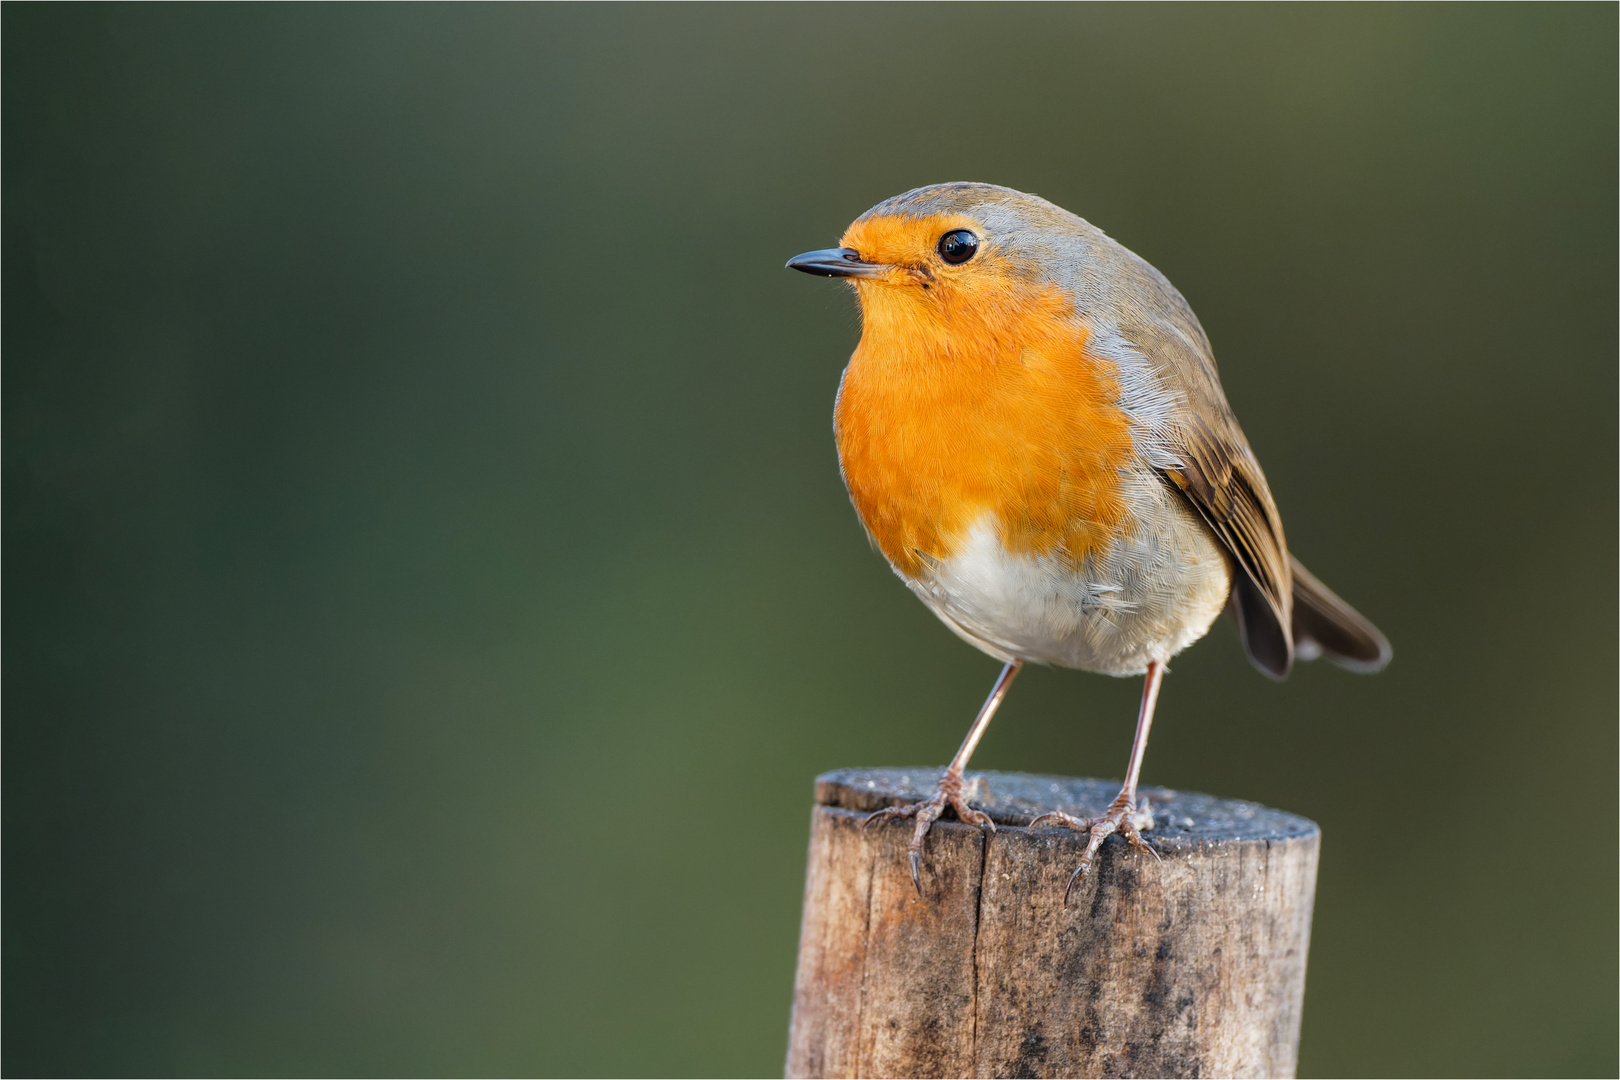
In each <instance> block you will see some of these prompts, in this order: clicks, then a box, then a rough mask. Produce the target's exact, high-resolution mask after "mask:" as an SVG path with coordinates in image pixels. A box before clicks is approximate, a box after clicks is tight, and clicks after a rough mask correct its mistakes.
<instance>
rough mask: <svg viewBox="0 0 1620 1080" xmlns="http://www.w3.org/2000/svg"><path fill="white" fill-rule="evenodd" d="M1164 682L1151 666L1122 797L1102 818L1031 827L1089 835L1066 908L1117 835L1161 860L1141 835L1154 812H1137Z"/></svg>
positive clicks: (1060, 818) (1059, 819) (1068, 818)
mask: <svg viewBox="0 0 1620 1080" xmlns="http://www.w3.org/2000/svg"><path fill="white" fill-rule="evenodd" d="M1163 678H1164V665H1163V664H1162V663H1160V662H1159V661H1157V660H1155V661H1153V662H1152V663H1150V664H1148V669H1147V680H1146V682H1145V683H1144V685H1143V687H1142V708H1141V711H1140V712H1138V713H1137V716H1136V738H1135V739H1134V740H1133V741H1132V742H1131V764H1130V767H1129V770H1128V771H1127V772H1126V774H1125V786H1124V787H1122V788H1120V790H1119V794H1118V795H1117V796H1115V797H1114V801H1113V802H1111V803H1109V804H1108V809H1107V810H1104V811H1103V813H1102V816H1101V817H1094V818H1077V817H1074V816H1073V815H1071V814H1065V813H1063V812H1062V811H1059V810H1053V811H1051V812H1050V813H1046V814H1042V815H1041V816H1040V817H1038V818H1036V819H1035V820H1034V821H1032V822H1030V823H1029V827H1030V828H1031V829H1033V828H1036V827H1037V826H1040V825H1064V826H1067V827H1068V828H1071V829H1073V830H1075V831H1076V832H1084V833H1089V834H1090V835H1089V837H1088V839H1087V841H1086V853H1085V854H1084V855H1082V856H1080V865H1079V866H1077V867H1075V870H1074V874H1073V875H1071V876H1070V878H1069V886H1068V888H1066V889H1064V890H1063V902H1064V903H1065V904H1067V903H1068V902H1069V893H1070V892H1071V891H1072V890H1073V889H1074V883H1075V882H1076V881H1079V880H1080V879H1081V878H1083V877H1085V876H1086V875H1087V874H1089V873H1090V872H1091V866H1092V863H1093V861H1094V860H1095V859H1096V857H1097V849H1098V848H1100V847H1102V843H1103V841H1104V840H1106V839H1108V838H1109V837H1110V836H1112V835H1113V834H1114V833H1116V832H1117V833H1119V834H1120V835H1121V836H1123V837H1125V839H1126V840H1127V841H1129V842H1130V845H1131V846H1132V847H1134V848H1136V849H1137V850H1138V851H1143V852H1146V853H1147V854H1149V855H1152V856H1153V857H1154V858H1155V859H1157V858H1158V857H1159V853H1158V852H1157V851H1154V850H1153V848H1152V846H1150V845H1149V844H1148V842H1147V841H1146V840H1144V839H1142V832H1143V831H1145V830H1147V829H1151V828H1153V811H1152V810H1151V808H1149V807H1148V806H1147V805H1146V804H1145V803H1144V805H1143V807H1142V809H1140V810H1138V809H1137V808H1136V781H1137V778H1138V777H1139V776H1141V774H1142V757H1143V756H1144V755H1145V754H1146V753H1147V740H1148V729H1149V728H1150V727H1152V726H1153V706H1154V705H1156V704H1158V701H1159V683H1160V681H1161V680H1163Z"/></svg>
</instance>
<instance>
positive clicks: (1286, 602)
mask: <svg viewBox="0 0 1620 1080" xmlns="http://www.w3.org/2000/svg"><path fill="white" fill-rule="evenodd" d="M1234 426H1235V425H1234ZM1177 434H1178V436H1179V438H1178V439H1177V440H1176V445H1175V446H1174V449H1175V450H1176V452H1177V453H1178V454H1179V456H1180V458H1181V461H1182V467H1181V468H1180V469H1167V470H1165V475H1166V476H1167V477H1169V478H1170V480H1171V482H1172V483H1174V484H1175V485H1176V487H1178V488H1180V489H1181V492H1182V494H1184V495H1186V496H1187V499H1188V501H1189V502H1191V503H1192V504H1193V507H1194V508H1195V509H1196V510H1197V511H1198V513H1199V515H1200V516H1201V517H1202V518H1203V519H1204V521H1205V522H1206V523H1208V525H1209V527H1210V529H1211V530H1213V531H1214V533H1215V535H1216V536H1217V537H1218V538H1219V539H1220V541H1221V543H1222V544H1224V545H1225V546H1226V549H1227V550H1228V551H1229V552H1231V553H1232V557H1233V558H1234V559H1235V560H1236V561H1237V564H1238V566H1239V568H1240V572H1239V573H1238V574H1237V575H1236V576H1235V578H1234V580H1233V582H1232V600H1231V605H1232V613H1233V614H1234V615H1235V616H1236V617H1237V622H1238V629H1239V631H1240V632H1241V633H1242V635H1243V647H1244V649H1245V650H1246V651H1247V652H1248V654H1249V660H1250V661H1251V662H1253V664H1254V666H1255V667H1257V668H1259V669H1260V670H1261V671H1263V672H1265V673H1266V674H1267V675H1270V676H1271V677H1272V678H1274V679H1282V678H1286V677H1287V675H1288V672H1289V669H1290V668H1292V667H1293V664H1294V638H1293V633H1292V627H1293V604H1294V581H1293V573H1292V567H1291V566H1290V564H1289V559H1288V545H1287V543H1286V542H1285V541H1284V540H1283V530H1282V519H1281V517H1280V516H1279V515H1278V514H1277V504H1276V503H1274V502H1273V501H1272V499H1271V491H1270V490H1269V489H1268V488H1267V487H1266V478H1265V475H1264V474H1263V473H1261V471H1260V463H1259V462H1257V461H1256V460H1255V459H1254V452H1253V451H1252V450H1250V449H1249V447H1248V445H1247V444H1246V443H1245V442H1244V441H1243V438H1242V436H1241V435H1235V436H1234V435H1233V434H1228V433H1226V432H1217V431H1214V430H1212V429H1211V428H1210V427H1209V425H1207V424H1205V423H1204V422H1202V421H1201V420H1194V422H1193V423H1192V424H1191V425H1190V426H1188V427H1186V428H1183V429H1182V430H1181V431H1180V432H1178V433H1177Z"/></svg>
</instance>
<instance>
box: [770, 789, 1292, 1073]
mask: <svg viewBox="0 0 1620 1080" xmlns="http://www.w3.org/2000/svg"><path fill="white" fill-rule="evenodd" d="M938 773H939V770H938V769H923V768H917V769H844V770H840V771H838V772H833V773H828V774H826V775H825V776H822V777H819V778H817V781H816V807H815V810H814V812H813V816H812V819H811V827H810V865H809V871H808V875H807V878H806V881H805V890H804V921H803V924H802V927H801V930H800V938H799V970H798V977H797V979H796V980H795V984H794V991H793V1020H792V1025H791V1029H790V1034H789V1040H788V1058H787V1075H788V1076H790V1077H799V1076H879V1077H881V1076H904V1077H909V1076H1293V1075H1294V1066H1295V1063H1296V1060H1297V1056H1298V1050H1299V1021H1300V1008H1301V1004H1302V1002H1303V999H1304V995H1305V953H1306V949H1307V947H1308V945H1309V943H1310V933H1311V903H1312V900H1313V898H1314V895H1315V892H1316V860H1317V852H1318V849H1319V847H1320V843H1321V832H1320V830H1318V829H1317V827H1316V825H1315V824H1314V823H1312V822H1310V821H1307V820H1306V819H1304V818H1301V817H1296V816H1294V815H1292V814H1285V813H1282V812H1280V811H1277V810H1268V809H1266V808H1265V807H1263V806H1257V805H1255V804H1253V803H1246V802H1238V801H1235V800H1231V799H1216V798H1212V797H1211V796H1208V795H1198V794H1194V793H1192V792H1179V793H1178V792H1164V791H1156V790H1154V789H1151V788H1149V789H1144V793H1145V794H1146V795H1148V796H1149V797H1150V798H1151V799H1152V803H1153V812H1154V818H1155V824H1154V828H1153V829H1152V831H1151V832H1148V833H1146V834H1145V835H1146V837H1147V838H1148V839H1149V840H1150V841H1151V842H1152V843H1153V845H1154V846H1155V847H1156V848H1157V849H1158V851H1159V853H1160V855H1161V857H1162V860H1163V861H1162V862H1155V861H1154V860H1153V859H1152V858H1151V857H1150V856H1147V855H1143V854H1140V853H1138V852H1135V851H1133V850H1131V848H1130V847H1128V846H1127V845H1126V844H1125V843H1124V842H1123V841H1122V840H1121V838H1120V837H1118V836H1111V837H1109V838H1108V841H1107V842H1106V843H1105V844H1104V845H1103V848H1102V851H1101V852H1100V853H1099V855H1098V861H1097V866H1096V869H1095V871H1094V872H1093V873H1092V875H1091V877H1090V878H1089V879H1088V880H1085V881H1082V882H1079V883H1077V884H1076V885H1075V889H1074V894H1073V896H1072V897H1071V899H1070V903H1069V906H1067V907H1065V906H1064V902H1063V890H1064V886H1065V885H1066V884H1067V883H1068V880H1069V875H1070V873H1071V872H1072V871H1073V869H1074V867H1075V865H1076V864H1077V862H1078V861H1079V858H1080V853H1081V851H1082V850H1083V849H1084V840H1083V838H1081V837H1078V836H1076V835H1075V834H1073V833H1070V832H1068V831H1066V830H1063V829H1041V830H1038V831H1035V832H1030V831H1029V830H1027V829H1025V828H1022V826H1023V825H1026V824H1028V823H1029V822H1030V821H1031V820H1033V819H1034V817H1035V815H1037V814H1039V813H1042V812H1043V811H1045V810H1049V809H1059V810H1065V811H1068V812H1069V813H1071V814H1077V815H1095V814H1097V813H1100V812H1101V811H1102V810H1103V808H1104V807H1106V806H1107V805H1108V802H1109V801H1110V800H1111V799H1112V798H1113V797H1114V795H1115V793H1116V792H1117V791H1118V788H1119V784H1118V782H1117V781H1114V782H1105V781H1101V780H1076V779H1072V778H1067V777H1057V776H1030V775H1026V774H1022V773H986V774H984V777H985V782H986V784H987V788H988V790H986V791H984V792H983V794H982V795H981V797H980V798H978V799H976V800H975V802H976V803H977V804H978V805H979V806H982V807H983V808H984V809H985V810H986V811H987V812H988V813H989V814H990V815H991V817H992V818H993V819H994V820H995V822H996V824H997V826H998V828H997V830H996V832H995V833H994V834H993V835H991V834H987V833H984V832H982V831H981V830H979V829H977V828H970V827H968V826H966V825H962V824H960V823H958V822H956V821H954V820H952V821H941V822H938V823H936V824H935V825H934V828H933V831H932V832H930V833H929V834H928V840H927V845H926V847H925V848H924V855H923V878H922V882H923V893H924V896H923V897H922V898H919V897H918V896H917V893H916V890H915V889H914V888H913V886H912V883H911V874H910V871H909V869H908V866H907V862H906V851H905V848H906V842H907V841H908V840H909V839H910V837H911V829H912V826H911V822H909V821H906V822H900V823H898V824H889V825H874V826H873V827H872V828H871V829H868V830H866V831H865V832H864V833H863V832H862V831H861V822H862V820H864V818H865V816H866V815H867V814H869V813H871V812H872V811H873V810H877V809H879V808H880V807H884V806H890V805H893V804H896V803H905V802H912V801H915V800H916V799H918V798H920V797H922V795H923V794H924V793H926V792H928V791H931V790H932V788H933V783H934V781H935V779H936V778H937V776H938Z"/></svg>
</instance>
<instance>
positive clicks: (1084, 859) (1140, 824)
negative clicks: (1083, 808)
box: [1029, 791, 1159, 907]
mask: <svg viewBox="0 0 1620 1080" xmlns="http://www.w3.org/2000/svg"><path fill="white" fill-rule="evenodd" d="M1042 825H1061V826H1063V827H1064V828H1066V829H1073V830H1074V831H1075V832H1083V833H1087V834H1089V836H1088V838H1087V841H1086V852H1085V854H1084V855H1082V856H1080V865H1079V866H1077V867H1075V868H1074V873H1073V874H1071V875H1070V876H1069V884H1068V887H1067V888H1065V889H1064V890H1063V906H1064V907H1067V906H1068V905H1069V894H1070V893H1072V892H1073V891H1074V885H1075V882H1077V881H1079V880H1080V879H1081V878H1083V877H1086V876H1087V875H1089V874H1090V873H1091V867H1092V864H1093V863H1094V862H1095V861H1096V858H1097V850H1098V849H1099V848H1101V847H1102V843H1103V841H1104V840H1106V839H1108V838H1109V837H1110V836H1112V835H1113V834H1114V833H1119V834H1120V835H1121V836H1123V837H1124V838H1125V840H1126V841H1127V842H1128V843H1129V844H1130V845H1131V847H1133V848H1135V849H1136V850H1137V851H1141V852H1145V853H1146V854H1148V855H1151V856H1153V858H1154V860H1155V861H1158V859H1159V853H1158V852H1157V851H1154V850H1153V846H1152V845H1151V844H1149V843H1148V842H1147V841H1146V840H1144V839H1142V833H1144V832H1146V831H1147V830H1149V829H1151V828H1153V804H1152V803H1151V802H1149V801H1148V800H1147V799H1143V800H1142V808H1141V809H1140V810H1139V809H1137V807H1136V802H1135V800H1133V799H1131V798H1130V797H1129V796H1128V795H1127V794H1126V793H1125V792H1123V791H1121V792H1120V793H1119V795H1118V797H1116V798H1115V799H1114V801H1113V802H1112V803H1110V804H1109V805H1108V809H1107V810H1104V811H1103V813H1102V816H1101V817H1094V818H1077V817H1075V816H1074V815H1072V814H1065V813H1063V812H1062V811H1061V810H1053V811H1050V812H1049V813H1045V814H1042V815H1041V816H1040V817H1038V818H1036V819H1035V820H1034V821H1032V822H1030V823H1029V827H1030V828H1031V829H1036V828H1039V827H1041V826H1042Z"/></svg>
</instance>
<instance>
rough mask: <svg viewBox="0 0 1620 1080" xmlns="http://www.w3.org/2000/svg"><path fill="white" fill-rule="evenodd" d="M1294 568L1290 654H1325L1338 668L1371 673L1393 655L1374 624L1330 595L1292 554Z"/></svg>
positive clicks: (1307, 657)
mask: <svg viewBox="0 0 1620 1080" xmlns="http://www.w3.org/2000/svg"><path fill="white" fill-rule="evenodd" d="M1288 560H1289V562H1290V563H1292V564H1293V571H1294V655H1295V657H1297V658H1298V659H1300V660H1314V659H1316V658H1317V657H1318V656H1326V657H1327V658H1328V659H1329V660H1331V661H1333V662H1334V663H1335V664H1338V665H1339V666H1340V667H1342V668H1348V669H1349V670H1351V671H1360V672H1365V673H1371V672H1374V671H1380V670H1382V669H1383V667H1384V665H1385V664H1387V663H1389V658H1390V656H1391V655H1393V654H1392V653H1391V651H1390V648H1389V641H1388V640H1387V639H1386V638H1385V637H1384V635H1383V634H1380V633H1379V632H1378V627H1376V626H1374V625H1373V624H1372V623H1370V622H1368V621H1367V620H1366V619H1364V618H1362V617H1361V615H1360V614H1359V613H1358V612H1357V611H1356V609H1355V608H1353V607H1351V606H1350V605H1349V604H1347V603H1345V602H1344V601H1343V600H1340V599H1339V598H1338V597H1337V596H1335V595H1333V590H1332V589H1330V588H1328V587H1327V586H1326V585H1324V584H1322V583H1321V582H1320V581H1317V580H1316V576H1315V575H1314V574H1312V573H1311V572H1310V571H1309V570H1307V569H1305V568H1304V567H1303V566H1301V565H1299V560H1298V559H1296V558H1294V557H1293V556H1292V555H1290V556H1289V557H1288Z"/></svg>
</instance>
